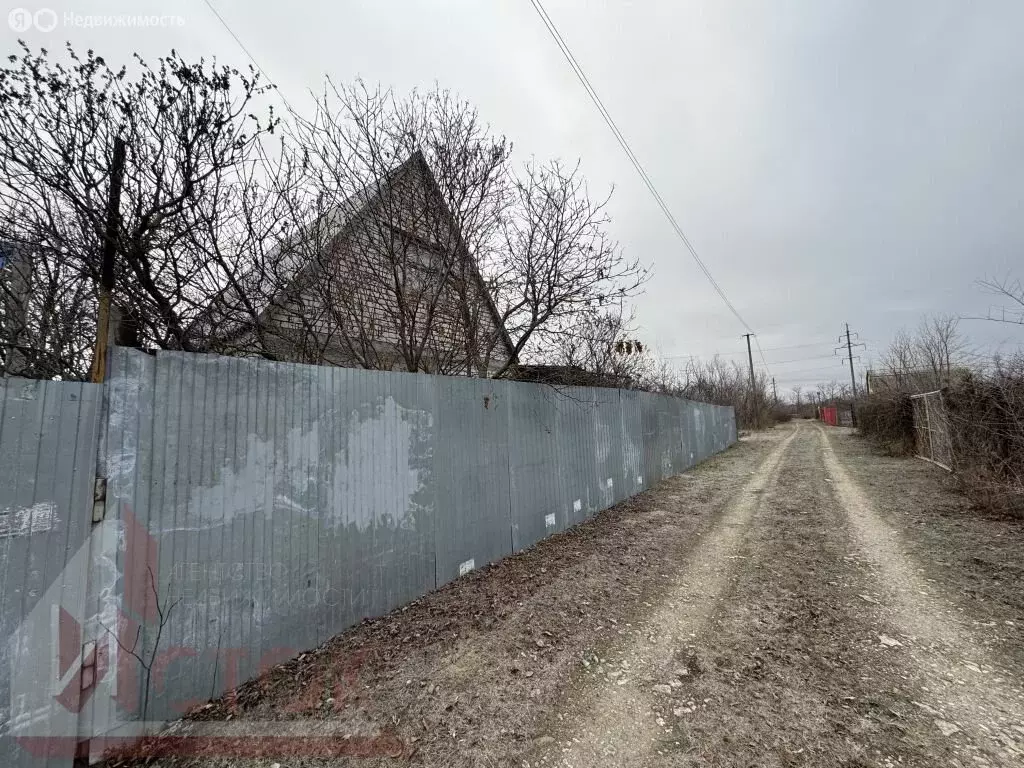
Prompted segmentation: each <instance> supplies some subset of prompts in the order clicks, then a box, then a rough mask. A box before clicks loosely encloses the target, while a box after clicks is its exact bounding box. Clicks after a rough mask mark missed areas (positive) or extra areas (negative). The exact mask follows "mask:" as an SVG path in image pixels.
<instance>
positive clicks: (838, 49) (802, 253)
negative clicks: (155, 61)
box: [3, 0, 1024, 389]
mask: <svg viewBox="0 0 1024 768" xmlns="http://www.w3.org/2000/svg"><path fill="white" fill-rule="evenodd" d="M212 1H213V2H214V5H215V6H216V7H217V9H218V10H219V11H220V13H221V14H222V15H223V16H224V18H225V20H226V21H227V22H228V24H229V25H230V26H231V28H232V29H233V30H234V31H235V33H236V34H237V35H238V36H239V38H240V39H241V40H242V42H243V43H244V44H245V45H246V47H247V48H248V49H249V51H250V52H251V53H252V54H253V56H255V58H256V59H257V61H258V62H259V64H260V65H261V66H262V67H263V68H264V69H265V70H266V72H267V74H268V75H269V76H270V77H271V78H272V79H273V80H274V81H275V82H276V83H277V84H278V86H279V87H280V89H281V90H282V91H283V92H284V93H285V95H286V96H287V98H288V100H289V101H290V102H291V103H292V104H293V105H294V106H295V107H296V108H297V109H300V110H302V109H304V108H305V107H307V106H308V104H309V99H308V96H307V95H306V94H307V92H308V90H309V89H310V88H314V89H315V88H316V87H317V86H318V84H319V83H320V82H321V78H322V77H323V75H324V74H329V75H330V76H331V77H332V78H334V79H336V80H340V81H348V80H352V79H354V78H355V77H357V76H362V77H363V78H365V79H367V80H369V81H379V82H381V83H383V84H384V85H389V86H394V87H395V88H396V89H398V90H399V91H406V90H409V89H411V88H412V87H414V86H429V85H431V84H432V83H433V82H434V81H437V82H438V83H440V84H441V85H443V86H445V87H449V88H451V89H453V90H455V91H458V92H459V93H460V94H461V95H462V96H463V97H465V98H467V99H469V100H470V101H472V102H473V103H475V104H476V105H477V106H478V107H479V109H480V112H481V114H482V115H483V117H484V118H485V119H486V120H487V121H488V122H490V123H491V125H492V126H493V127H494V129H495V130H497V131H499V132H502V133H505V134H506V135H508V136H510V137H511V138H512V139H513V140H514V141H515V142H516V147H517V150H518V151H519V153H520V154H521V156H523V157H527V156H530V155H535V156H537V157H538V158H547V157H563V158H576V157H579V158H581V159H582V162H583V168H584V171H585V172H586V174H587V176H588V178H589V179H590V181H591V184H592V188H593V189H594V190H596V191H600V190H605V189H607V188H608V187H609V186H610V185H612V184H614V185H615V187H616V193H615V196H614V198H613V202H612V209H611V212H612V215H613V216H614V222H613V232H614V235H615V236H616V237H617V238H618V239H619V240H620V242H621V244H622V246H623V247H624V248H625V249H627V250H628V251H629V252H630V253H631V254H635V255H637V256H639V257H640V258H641V259H642V260H644V261H645V262H646V263H648V264H650V265H652V266H653V268H654V275H655V276H654V279H653V280H652V281H651V283H650V285H649V286H648V289H647V292H646V294H645V295H644V296H642V297H641V298H640V299H638V301H637V311H638V315H639V320H640V323H641V326H642V333H641V336H642V337H644V338H646V339H647V340H648V341H649V343H651V344H652V345H653V346H654V347H655V348H656V349H657V350H658V351H659V352H660V353H661V354H663V355H664V356H683V355H701V356H707V355H711V354H714V353H716V352H720V353H722V354H723V355H728V356H730V357H735V358H737V359H741V355H743V356H745V353H744V352H743V347H742V344H743V341H742V339H741V338H740V334H741V333H742V332H743V328H742V327H741V326H740V324H739V323H738V321H737V320H736V319H735V318H733V317H732V316H731V314H730V313H729V312H728V310H727V309H726V308H725V307H724V305H723V304H722V302H721V300H720V299H719V298H718V296H717V295H715V293H714V292H713V291H712V289H711V288H710V286H709V285H708V284H707V282H706V281H705V280H704V278H703V276H702V275H701V274H700V273H699V271H698V270H697V268H696V266H695V265H694V264H693V262H692V261H691V260H690V258H689V256H688V255H687V254H686V253H685V251H684V250H683V247H682V245H681V244H680V243H679V241H678V240H676V238H675V236H674V234H673V233H672V230H671V229H670V228H669V226H668V224H667V223H666V222H665V220H664V219H663V218H662V216H661V214H660V212H659V211H658V209H657V208H656V206H655V204H654V202H653V201H652V200H651V198H650V197H649V195H648V193H647V191H646V190H645V189H644V187H643V185H642V184H641V182H640V181H639V179H638V177H637V175H636V173H635V172H634V171H633V169H632V166H630V164H629V163H628V161H627V160H626V159H625V157H624V156H623V154H622V152H621V150H620V149H619V148H618V146H617V144H616V143H615V140H614V139H613V138H612V136H611V134H610V133H609V131H608V130H607V128H606V127H605V126H604V124H603V123H602V122H601V120H600V118H599V116H598V114H597V112H596V111H595V109H594V108H593V106H592V105H591V104H590V102H589V101H588V99H587V96H586V94H585V93H584V91H583V90H582V88H581V87H580V85H579V83H578V82H577V81H576V80H575V77H574V75H573V74H572V72H571V70H569V68H568V66H567V65H566V63H565V61H564V60H563V59H562V57H561V54H560V53H559V51H558V49H557V48H556V47H555V45H554V43H553V42H552V40H551V39H550V37H549V36H548V33H547V31H546V30H545V29H544V27H543V25H542V24H541V22H540V20H539V18H538V17H537V16H536V14H535V12H534V10H533V8H532V7H531V5H530V3H529V0H506V1H505V2H486V1H485V0H415V1H414V0H406V1H404V2H397V1H396V2H380V1H379V0H376V1H372V2H371V1H369V0H367V1H365V2H354V1H346V0H340V1H338V0H336V1H335V2H301V3H300V2H292V3H281V2H273V3H271V2H264V1H262V0H212ZM15 5H17V6H20V7H24V8H27V9H29V10H33V11H35V10H38V9H39V8H42V7H48V8H51V9H53V10H54V11H56V12H57V15H58V18H59V22H60V23H59V24H58V26H57V28H56V29H54V30H53V31H52V32H49V33H42V32H40V31H38V30H33V31H29V32H24V33H22V34H21V37H23V38H25V39H26V40H27V41H28V42H30V43H31V44H33V45H47V46H49V47H54V46H57V45H59V44H61V43H62V42H63V41H64V40H70V41H71V42H72V43H73V44H75V45H76V46H82V47H85V46H92V47H93V48H95V50H96V51H97V52H98V53H101V54H102V55H104V56H106V57H107V58H108V59H109V60H111V61H112V62H120V61H126V60H127V57H128V56H129V54H130V53H131V51H133V50H137V51H139V52H140V53H141V54H143V56H145V57H147V58H155V57H156V56H158V55H160V54H161V53H164V52H166V50H167V49H169V48H171V47H175V48H177V49H178V50H180V51H181V52H182V53H184V54H185V55H186V56H198V55H205V56H213V55H215V56H216V57H217V58H218V59H219V60H221V61H222V62H225V63H233V64H237V65H247V64H248V59H247V57H246V56H245V54H244V53H243V52H242V50H241V49H240V48H239V46H238V44H237V43H236V42H235V41H234V40H232V38H231V37H230V36H229V35H228V33H227V32H226V31H225V30H224V28H223V27H222V26H221V25H220V23H219V22H218V21H217V19H216V17H215V16H214V15H213V14H212V12H211V11H210V9H209V8H208V7H207V6H206V5H205V4H204V2H203V0H178V1H177V2H170V1H169V0H165V1H164V2H160V0H131V1H129V0H123V2H101V1H100V0H47V2H45V3H43V4H40V3H31V2H28V1H27V0H21V1H19V2H17V3H10V2H8V4H7V7H8V9H9V8H12V7H14V6H15ZM546 6H547V9H548V12H549V13H550V15H551V17H552V18H553V20H554V21H555V23H556V24H557V25H558V26H559V28H560V30H561V32H562V34H563V35H564V36H565V38H566V39H567V41H568V43H569V45H570V46H571V47H572V48H573V50H574V52H575V54H576V57H577V59H578V60H579V61H580V62H581V63H582V65H583V66H584V67H585V68H586V70H587V72H588V74H589V77H590V79H591V81H592V82H593V83H594V85H595V87H596V88H597V89H598V91H599V92H600V94H601V96H602V98H603V100H604V102H605V104H606V105H607V106H608V108H609V109H610V110H611V112H612V114H613V115H614V116H615V118H616V120H617V122H618V124H619V126H620V128H621V129H622V130H623V132H624V133H625V135H626V136H627V137H628V139H629V140H630V143H631V144H632V146H633V149H634V150H635V152H636V153H637V155H638V156H639V157H640V159H641V161H642V162H643V163H644V165H645V166H646V168H647V170H648V172H649V173H650V175H651V176H652V178H653V179H654V182H655V184H656V185H657V186H658V187H659V189H660V191H661V192H662V194H663V196H664V197H665V199H666V200H667V201H668V203H669V206H670V207H671V208H672V210H673V211H674V213H675V215H676V218H677V219H678V220H679V222H680V223H681V224H682V226H683V228H684V229H685V230H686V232H687V234H688V235H689V237H690V239H691V241H692V242H693V243H694V245H695V246H696V248H697V250H698V251H699V253H700V254H701V255H702V257H703V259H704V260H705V262H706V263H707V264H708V265H709V267H710V269H711V271H712V272H713V273H714V275H715V276H716V278H717V280H718V281H719V283H720V284H721V285H722V286H723V287H724V289H725V290H726V292H727V293H728V295H729V296H730V298H731V299H732V301H733V303H734V304H735V306H736V307H737V308H738V309H739V311H740V313H741V314H742V315H743V317H744V318H745V319H746V321H747V322H748V323H749V324H750V325H751V326H752V327H753V328H754V330H755V331H757V332H758V334H759V337H760V341H761V345H762V347H764V348H765V350H766V357H767V359H768V362H769V365H770V368H771V371H772V373H773V374H775V375H776V376H777V378H778V379H779V383H780V389H789V387H790V386H791V385H793V384H796V383H802V384H804V385H808V384H814V383H816V382H819V381H822V380H828V379H832V378H841V377H842V376H843V375H844V373H843V370H842V369H840V368H839V366H838V365H837V364H836V362H835V361H834V360H829V359H824V358H822V359H804V358H814V357H816V356H818V355H821V356H826V357H827V356H829V355H831V353H832V346H831V344H830V343H829V342H830V340H834V337H835V336H836V335H837V334H838V333H839V332H840V331H841V330H842V323H843V322H844V321H849V322H850V325H851V327H852V328H854V329H855V330H857V331H859V332H860V333H861V335H862V337H863V338H864V339H867V340H868V342H869V349H868V352H867V354H866V356H865V361H867V360H868V359H870V358H871V357H877V355H878V354H880V352H881V351H882V349H884V347H885V345H886V344H887V343H888V341H889V340H890V339H891V337H892V335H893V333H894V332H895V331H896V330H897V329H898V328H899V327H900V326H908V325H909V326H913V325H916V323H917V322H918V320H919V318H920V316H921V315H922V314H923V313H928V312H956V313H966V314H977V313H982V314H984V313H985V312H986V311H987V309H988V307H989V306H990V305H992V304H999V303H1000V302H999V300H998V299H997V298H995V297H992V296H989V295H986V294H985V293H983V292H981V291H980V290H978V288H976V287H975V286H974V284H973V283H974V281H975V280H976V279H978V278H983V277H991V276H1004V275H1007V274H1014V273H1015V274H1016V275H1017V276H1021V277H1024V274H1022V273H1024V259H1022V258H1021V254H1022V253H1024V212H1022V194H1024V193H1022V184H1021V179H1022V178H1024V173H1022V172H1024V100H1022V99H1021V98H1020V86H1021V83H1022V82H1024V77H1022V76H1024V46H1021V45H1020V43H1019V34H1020V30H1021V29H1024V3H1021V2H1019V0H1009V1H1008V2H996V0H986V1H985V2H980V3H969V2H965V1H964V0H953V1H938V0H926V1H921V2H909V1H907V0H903V1H899V2H881V0H875V1H868V0H799V1H797V0H791V1H785V2H784V1H783V0H771V1H770V2H769V1H768V0H763V1H758V0H747V1H740V0H700V1H697V0H668V1H665V2H655V1H654V0H647V1H646V2H602V3H596V2H582V1H578V2H569V1H568V0H548V2H547V3H546ZM67 13H70V14H78V15H82V16H85V15H91V14H118V13H121V14H155V15H169V14H173V15H176V16H179V17H181V20H182V21H183V23H182V24H181V25H177V24H176V23H175V24H168V25H166V26H161V27H151V28H147V29H132V30H128V29H123V28H102V27H101V28H88V29H87V28H83V27H77V26H74V25H68V24H66V23H65V21H66V19H65V16H64V15H65V14H67ZM3 34H4V35H5V36H6V37H5V41H6V42H7V43H8V46H7V47H8V48H11V49H12V50H13V47H14V43H15V39H16V37H17V36H18V35H16V34H15V33H14V32H12V31H10V30H9V29H7V28H4V29H3ZM963 327H964V329H965V330H966V331H968V333H969V334H970V335H971V337H972V339H973V340H974V341H975V342H977V344H978V345H979V346H980V347H981V348H983V349H985V350H992V349H994V348H996V347H999V346H1000V345H1002V348H1003V349H1004V350H1006V349H1012V348H1016V347H1017V346H1018V345H1019V344H1020V343H1021V341H1024V327H1022V326H1004V325H996V324H990V323H980V322H972V323H965V324H964V326H963ZM812 344H817V346H799V347H797V346H794V345H812ZM780 347H782V348H783V349H777V348H780ZM673 359H674V361H675V362H683V360H682V358H681V357H679V358H677V357H673ZM784 361H792V362H784Z"/></svg>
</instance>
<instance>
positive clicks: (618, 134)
mask: <svg viewBox="0 0 1024 768" xmlns="http://www.w3.org/2000/svg"><path fill="white" fill-rule="evenodd" d="M530 3H531V4H532V5H533V8H534V10H535V11H537V15H538V16H540V19H541V21H543V22H544V26H545V27H547V29H548V32H549V33H550V34H551V37H552V38H553V39H554V41H555V43H556V44H557V45H558V48H559V50H561V52H562V55H563V56H564V57H565V60H566V61H567V62H568V63H569V66H570V67H571V68H572V70H573V72H574V73H575V74H576V78H577V79H578V80H579V81H580V83H581V84H582V85H583V88H584V89H585V90H586V92H587V95H588V96H590V100H591V101H592V102H594V106H595V107H597V110H598V112H600V113H601V117H602V118H604V121H605V123H606V124H607V126H608V128H609V129H610V130H611V132H612V134H613V135H614V136H615V140H616V141H617V142H618V143H619V146H620V147H622V151H623V152H625V153H626V157H627V158H629V161H630V162H631V163H632V164H633V167H634V168H635V169H636V171H637V173H638V174H639V175H640V179H641V180H642V181H643V183H644V186H646V187H647V190H648V191H649V192H650V193H651V196H652V197H653V198H654V201H655V202H656V203H657V204H658V207H659V208H660V209H661V212H662V213H663V214H664V215H665V218H666V219H667V220H668V222H669V224H670V225H671V226H672V229H673V230H675V233H676V235H677V236H678V237H679V239H680V240H681V241H682V243H683V245H685V246H686V249H687V250H688V251H689V252H690V255H691V256H692V257H693V260H694V261H695V262H696V264H697V266H698V267H700V271H701V272H703V273H704V276H705V277H706V278H707V280H708V282H709V283H710V284H711V287H712V288H714V289H715V292H716V293H717V294H718V295H719V296H720V297H721V299H722V301H723V302H725V305H726V306H727V307H728V308H729V311H730V312H732V314H733V315H734V316H735V317H736V319H737V320H739V321H740V325H742V326H743V327H744V328H745V329H746V330H747V331H749V332H750V333H753V330H752V329H751V327H750V326H749V325H748V324H747V321H746V320H744V319H743V317H742V315H740V313H739V312H738V311H737V310H736V307H735V306H733V303H732V302H731V301H730V300H729V297H728V296H726V295H725V291H724V290H723V289H722V286H720V285H719V284H718V281H717V280H715V278H714V276H712V274H711V270H709V269H708V267H707V265H706V264H705V263H704V261H703V260H702V259H701V258H700V256H699V255H698V254H697V250H696V249H695V248H694V247H693V244H692V243H690V239H689V238H688V237H687V236H686V233H685V232H683V229H682V227H680V226H679V222H678V221H676V217H675V216H673V215H672V211H671V210H669V207H668V205H667V204H666V203H665V200H664V198H662V196H661V193H660V192H658V189H657V187H655V186H654V182H653V181H651V177H650V176H648V175H647V171H645V170H644V167H643V165H642V164H641V163H640V160H639V159H638V158H637V156H636V154H635V153H634V152H633V150H632V148H631V147H630V146H629V142H628V141H626V137H625V136H624V135H623V134H622V131H620V130H619V127H618V125H616V123H615V120H614V119H613V118H612V116H611V113H610V112H609V111H608V109H607V108H606V107H605V105H604V102H602V101H601V97H600V96H598V94H597V91H596V90H595V89H594V86H593V85H591V83H590V79H589V78H588V77H587V75H586V72H584V71H583V67H582V66H580V64H579V62H578V61H576V57H575V56H574V55H573V53H572V51H571V50H570V49H569V45H568V44H567V43H566V42H565V39H564V38H563V37H562V35H561V33H560V32H559V31H558V27H556V26H555V23H554V22H553V21H552V20H551V17H550V16H548V13H547V11H546V10H544V6H543V5H542V4H541V2H540V0H530Z"/></svg>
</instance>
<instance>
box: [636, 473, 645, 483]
mask: <svg viewBox="0 0 1024 768" xmlns="http://www.w3.org/2000/svg"><path fill="white" fill-rule="evenodd" d="M636 484H637V485H643V484H644V476H643V475H637V476H636Z"/></svg>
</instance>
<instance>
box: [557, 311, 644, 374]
mask: <svg viewBox="0 0 1024 768" xmlns="http://www.w3.org/2000/svg"><path fill="white" fill-rule="evenodd" d="M633 321H634V318H633V315H632V314H630V315H625V314H624V312H623V310H622V309H621V308H619V307H615V308H613V309H605V310H600V311H598V310H591V311H587V312H584V313H581V314H580V316H579V317H578V318H577V320H576V322H575V323H574V324H573V328H572V329H571V331H568V332H566V333H561V334H553V341H552V346H551V348H550V349H549V350H546V353H545V355H544V357H543V359H544V360H545V361H547V362H549V363H551V364H553V365H557V366H561V367H563V368H567V369H575V370H579V371H581V372H585V373H586V374H590V376H588V377H587V380H588V381H593V380H604V381H606V382H608V383H614V384H615V385H616V386H620V387H631V386H642V385H643V383H644V382H647V381H649V380H651V374H652V371H653V369H654V361H653V358H652V357H651V356H650V354H648V352H647V350H646V349H645V346H644V343H643V342H642V341H638V340H637V339H635V338H634V326H633Z"/></svg>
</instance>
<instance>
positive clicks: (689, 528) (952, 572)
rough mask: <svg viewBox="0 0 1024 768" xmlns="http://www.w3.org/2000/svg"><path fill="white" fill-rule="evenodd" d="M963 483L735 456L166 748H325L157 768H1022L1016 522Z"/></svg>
mask: <svg viewBox="0 0 1024 768" xmlns="http://www.w3.org/2000/svg"><path fill="white" fill-rule="evenodd" d="M948 483H949V479H948V478H947V476H946V475H945V474H944V473H943V472H942V471H941V470H938V469H937V468H934V467H932V466H930V465H927V464H925V463H923V462H920V461H916V460H897V459H888V458H884V457H881V456H877V455H875V454H874V453H873V452H872V451H871V450H870V448H869V447H868V446H867V445H866V444H864V443H863V442H862V441H861V440H859V439H858V438H856V437H854V436H851V435H850V434H848V433H847V432H846V431H842V430H834V429H832V430H828V431H826V430H825V429H824V428H822V427H820V426H818V425H816V424H812V423H809V422H803V423H797V424H794V425H787V426H785V427H779V428H776V429H775V430H773V431H771V432H768V433H763V434H758V435H754V436H751V437H748V438H745V439H744V440H742V441H741V443H740V444H739V445H738V446H736V447H735V448H733V449H731V450H730V451H728V452H727V453H726V454H724V455H722V456H720V457H718V458H716V459H714V460H712V461H710V462H708V463H707V464H705V465H702V466H701V467H698V468H697V469H696V470H694V471H693V472H691V473H688V474H686V475H683V476H680V477H677V478H674V479H672V480H670V481H667V482H665V483H663V484H662V485H661V486H659V487H658V488H656V489H654V490H652V491H651V492H648V493H646V494H643V495H641V496H639V497H637V498H635V499H633V500H630V501H629V502H626V503H625V504H622V505H620V506H619V507H617V508H615V509H613V510H609V511H608V512H606V513H604V514H602V515H600V516H599V517H598V518H597V519H595V520H594V521H591V522H590V523H587V524H585V525H583V526H580V527H579V528H578V529H575V530H573V531H570V532H567V533H565V534H563V535H560V536H557V537H554V538H553V539H550V540H548V541H546V542H543V543H542V544H541V545H539V546H538V547H536V548H534V549H533V550H531V551H529V552H527V553H524V554H523V555H521V556H517V557H514V558H510V559H509V560H507V561H505V562H503V563H500V564H498V565H496V566H493V567H490V568H487V569H484V570H482V571H480V572H478V573H475V574H472V575H471V576H470V577H468V578H466V579H462V580H460V581H459V582H457V583H455V584H453V585H450V586H449V587H448V588H446V589H444V590H441V591H440V592H438V593H435V594H433V595H430V596H427V597H426V598H423V599H422V600H420V601H417V603H414V604H413V605H411V606H409V607H408V608H407V609H404V610H402V611H399V612H396V613H395V614H393V615H391V616H389V617H385V618H384V619H381V620H378V621H374V622H368V623H366V624H364V625H362V626H360V627H357V628H355V629H353V630H352V631H350V632H348V633H345V634H344V635H342V636H339V637H338V638H336V639H335V640H333V641H332V642H331V643H329V644H328V645H327V646H324V647H323V648H321V649H318V650H316V651H314V652H312V653H310V654H307V655H306V656H305V657H304V658H303V659H302V660H300V661H294V662H292V663H290V664H288V665H285V666H284V667H282V668H279V669H277V670H275V671H274V672H273V673H272V674H271V675H270V676H269V677H268V678H267V679H265V680H263V681H260V682H257V683H253V684H249V685H247V686H244V687H243V688H242V689H241V690H240V691H239V692H238V694H237V695H236V696H235V697H232V698H230V699H228V700H225V701H222V702H218V703H216V704H215V705H214V706H213V707H209V708H208V709H205V710H203V711H202V712H201V713H200V714H199V715H197V717H196V718H195V719H196V720H197V722H189V723H184V724H182V725H180V726H179V727H178V729H177V732H178V733H192V734H201V733H203V729H204V728H210V727H211V722H210V721H214V722H217V721H220V722H219V724H218V727H219V728H221V731H222V730H223V728H224V727H226V726H228V725H230V727H231V728H235V729H237V730H236V731H235V732H236V733H238V734H239V735H240V736H242V735H244V734H245V733H246V727H247V724H251V725H252V726H253V727H255V726H256V725H257V724H260V725H259V728H260V729H261V730H262V731H265V730H266V723H267V722H273V723H275V724H276V725H277V726H279V727H280V728H281V729H288V732H289V733H296V734H299V733H301V734H306V735H307V736H308V737H309V739H312V740H313V741H316V740H320V742H318V743H321V742H322V744H323V745H325V748H326V750H327V751H326V752H324V753H321V754H320V755H317V754H311V753H310V750H309V749H308V742H307V748H305V749H296V750H295V751H294V752H291V753H281V748H280V745H278V747H276V749H277V750H278V751H277V752H276V753H275V752H274V751H273V750H270V751H268V752H267V754H266V757H263V758H247V759H244V760H242V759H238V758H235V757H232V756H231V754H230V750H228V751H227V752H226V751H225V745H224V743H223V742H218V743H217V746H216V749H214V748H211V749H209V750H208V754H207V755H204V756H198V757H191V758H187V759H185V758H173V759H171V758H164V759H162V760H160V764H163V765H249V764H251V765H260V766H269V765H271V764H272V763H275V762H276V763H279V764H280V765H281V766H283V767H286V766H299V765H303V766H305V765H327V764H332V765H339V764H353V765H355V764H359V765H381V766H384V765H396V764H405V763H412V764H417V765H431V766H489V765H515V766H532V767H533V768H536V767H537V766H577V767H579V768H584V767H585V766H662V765H664V766H680V765H714V766H751V765H758V766H760V765H767V766H773V765H778V766H797V765H807V766H896V765H899V766H916V765H920V766H935V765H951V766H1019V765H1024V688H1022V682H1024V580H1022V579H1021V577H1022V576H1024V556H1022V553H1024V525H1022V524H1021V523H1020V522H1014V521H1008V520H992V519H988V518H985V517H982V516H979V515H978V514H977V513H975V512H973V511H971V510H969V509H968V508H967V505H966V502H964V501H963V500H962V499H961V498H960V497H959V496H958V495H956V494H955V493H954V492H953V490H951V489H950V488H948V487H947V485H948ZM353 659H357V660H358V661H357V662H354V661H353ZM341 683H346V685H340V684H341ZM228 715H230V716H231V718H232V719H231V721H230V723H224V722H223V721H225V720H226V719H227V718H228ZM219 732H220V731H219ZM356 742H358V743H360V744H362V745H364V747H363V749H362V751H361V752H360V753H359V754H360V757H359V759H355V758H352V757H349V758H344V757H342V758H339V757H337V756H339V755H350V756H351V755H354V754H356V752H354V751H351V750H349V751H347V752H346V751H345V750H344V748H339V747H337V746H336V745H337V744H342V745H344V744H345V743H356ZM330 745H335V746H333V747H332V746H330ZM331 749H333V750H334V751H333V752H330V750H331ZM328 753H330V754H334V755H335V756H336V757H335V758H334V759H329V758H327V757H325V756H324V755H325V754H328Z"/></svg>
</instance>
